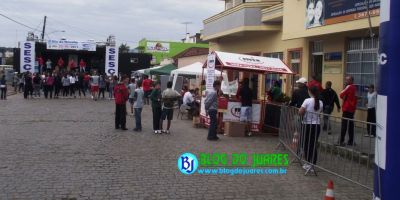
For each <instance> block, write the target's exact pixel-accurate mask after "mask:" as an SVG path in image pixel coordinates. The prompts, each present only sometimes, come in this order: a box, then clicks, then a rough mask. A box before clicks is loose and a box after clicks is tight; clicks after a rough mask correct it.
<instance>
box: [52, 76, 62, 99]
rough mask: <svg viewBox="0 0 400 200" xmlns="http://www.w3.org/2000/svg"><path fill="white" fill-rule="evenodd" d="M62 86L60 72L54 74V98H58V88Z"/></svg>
mask: <svg viewBox="0 0 400 200" xmlns="http://www.w3.org/2000/svg"><path fill="white" fill-rule="evenodd" d="M62 86H63V83H62V78H61V74H55V77H54V98H55V99H58V98H59V97H60V90H61V88H62Z"/></svg>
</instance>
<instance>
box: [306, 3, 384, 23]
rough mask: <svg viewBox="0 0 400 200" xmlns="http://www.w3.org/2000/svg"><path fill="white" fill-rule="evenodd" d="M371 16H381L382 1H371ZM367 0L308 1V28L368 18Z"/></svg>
mask: <svg viewBox="0 0 400 200" xmlns="http://www.w3.org/2000/svg"><path fill="white" fill-rule="evenodd" d="M368 4H369V14H370V16H379V14H380V0H369V3H368ZM367 17H368V13H367V4H366V1H365V0H307V7H306V28H314V27H319V26H325V25H330V24H337V23H341V22H346V21H352V20H357V19H363V18H367Z"/></svg>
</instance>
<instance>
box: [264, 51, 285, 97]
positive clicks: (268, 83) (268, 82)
mask: <svg viewBox="0 0 400 200" xmlns="http://www.w3.org/2000/svg"><path fill="white" fill-rule="evenodd" d="M264 57H268V58H279V59H281V60H283V52H274V53H264ZM275 81H278V82H279V83H280V85H281V88H282V80H281V79H280V76H279V74H267V76H266V78H265V89H266V90H269V89H271V88H272V86H273V84H274V82H275Z"/></svg>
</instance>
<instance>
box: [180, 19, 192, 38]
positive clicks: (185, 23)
mask: <svg viewBox="0 0 400 200" xmlns="http://www.w3.org/2000/svg"><path fill="white" fill-rule="evenodd" d="M182 24H184V25H185V26H186V32H185V35H186V34H188V25H189V24H193V23H192V22H182Z"/></svg>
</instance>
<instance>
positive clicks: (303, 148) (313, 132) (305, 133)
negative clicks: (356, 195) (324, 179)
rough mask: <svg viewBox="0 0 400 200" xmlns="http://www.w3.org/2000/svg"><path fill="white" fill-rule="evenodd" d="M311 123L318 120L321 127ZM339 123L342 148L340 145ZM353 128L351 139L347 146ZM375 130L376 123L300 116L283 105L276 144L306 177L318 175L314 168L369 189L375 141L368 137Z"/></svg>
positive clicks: (320, 116) (371, 186)
mask: <svg viewBox="0 0 400 200" xmlns="http://www.w3.org/2000/svg"><path fill="white" fill-rule="evenodd" d="M312 121H319V122H320V125H310V124H307V123H310V122H312ZM324 124H326V127H324ZM342 124H343V126H344V128H343V129H344V130H345V131H346V135H345V136H346V137H345V140H344V142H345V143H346V144H345V145H343V144H342V145H341V144H340V143H339V142H340V135H341V132H342ZM352 127H354V139H353V142H352V143H350V144H347V142H348V140H349V139H348V138H349V133H348V132H349V130H350V131H351V129H352ZM375 127H376V124H372V123H367V122H363V121H358V120H354V119H347V118H341V117H334V116H330V115H326V114H322V113H306V114H305V115H304V116H300V115H299V110H298V109H297V108H294V107H288V106H282V107H281V115H280V127H279V141H280V146H283V147H284V148H285V149H287V150H288V151H290V153H291V154H292V155H293V156H294V157H295V159H294V160H293V162H292V163H295V162H299V163H300V164H301V165H303V168H305V175H308V174H315V175H317V170H315V169H319V170H322V171H325V172H328V173H331V174H333V175H335V176H338V177H340V178H343V179H345V180H348V181H351V182H353V183H356V184H358V185H360V186H362V187H365V188H367V189H370V190H372V189H373V178H374V177H373V176H374V172H373V169H374V168H373V164H374V154H375V138H374V137H371V136H370V135H371V134H372V133H373V130H374V129H375ZM350 142H351V141H350ZM305 164H306V165H305ZM307 165H308V166H307Z"/></svg>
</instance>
